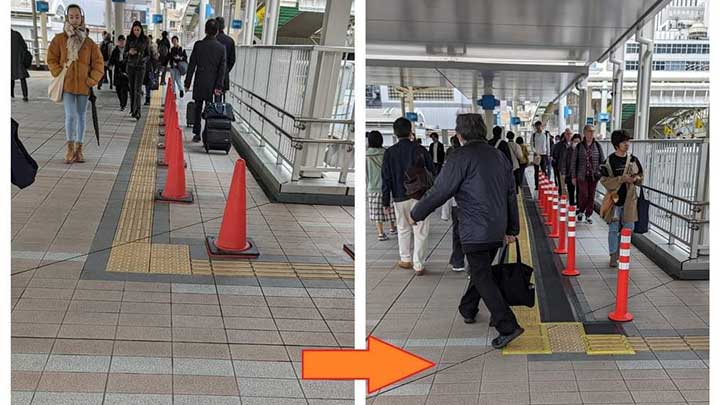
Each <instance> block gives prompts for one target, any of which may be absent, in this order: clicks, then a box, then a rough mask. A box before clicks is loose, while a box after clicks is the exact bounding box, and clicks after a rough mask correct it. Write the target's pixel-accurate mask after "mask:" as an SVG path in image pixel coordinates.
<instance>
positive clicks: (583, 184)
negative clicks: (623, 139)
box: [570, 125, 605, 224]
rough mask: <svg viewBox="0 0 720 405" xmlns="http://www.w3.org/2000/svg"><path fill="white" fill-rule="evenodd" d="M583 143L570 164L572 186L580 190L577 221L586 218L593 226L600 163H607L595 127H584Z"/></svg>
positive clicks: (577, 148)
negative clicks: (596, 138) (591, 217)
mask: <svg viewBox="0 0 720 405" xmlns="http://www.w3.org/2000/svg"><path fill="white" fill-rule="evenodd" d="M583 137H584V139H583V141H582V142H580V143H579V144H578V145H577V146H576V147H575V150H574V152H573V157H572V161H571V162H570V175H571V177H572V184H573V185H574V186H575V187H577V188H578V209H577V212H578V214H577V221H578V222H580V221H582V220H583V217H584V218H585V222H586V223H588V224H592V222H593V221H592V219H590V216H591V215H592V213H593V210H594V209H595V189H596V188H597V183H598V181H599V180H600V163H601V162H603V161H605V154H604V153H603V151H602V147H601V146H600V144H599V143H598V142H597V141H596V140H595V127H594V126H592V125H585V127H583Z"/></svg>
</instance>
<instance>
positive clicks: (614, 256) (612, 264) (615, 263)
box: [608, 252, 618, 267]
mask: <svg viewBox="0 0 720 405" xmlns="http://www.w3.org/2000/svg"><path fill="white" fill-rule="evenodd" d="M608 266H610V267H617V266H618V253H617V252H615V253H613V254H611V255H610V263H608Z"/></svg>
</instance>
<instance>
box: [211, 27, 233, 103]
mask: <svg viewBox="0 0 720 405" xmlns="http://www.w3.org/2000/svg"><path fill="white" fill-rule="evenodd" d="M215 20H216V21H217V23H218V30H219V31H220V32H219V33H218V35H217V40H218V41H220V43H221V44H223V46H225V56H226V59H225V63H226V66H225V85H224V87H223V90H225V91H228V90H230V71H231V70H232V68H233V66H235V41H233V39H232V38H230V37H229V36H227V35H225V31H224V30H225V19H224V18H222V17H215Z"/></svg>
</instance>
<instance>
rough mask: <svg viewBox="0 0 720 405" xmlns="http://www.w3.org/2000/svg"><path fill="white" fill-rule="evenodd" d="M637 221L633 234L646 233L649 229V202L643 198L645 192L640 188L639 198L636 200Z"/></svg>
mask: <svg viewBox="0 0 720 405" xmlns="http://www.w3.org/2000/svg"><path fill="white" fill-rule="evenodd" d="M637 213H638V220H637V221H635V228H634V229H633V232H635V233H647V231H648V228H650V201H648V200H647V199H646V198H645V191H643V189H642V188H640V196H639V197H638V199H637Z"/></svg>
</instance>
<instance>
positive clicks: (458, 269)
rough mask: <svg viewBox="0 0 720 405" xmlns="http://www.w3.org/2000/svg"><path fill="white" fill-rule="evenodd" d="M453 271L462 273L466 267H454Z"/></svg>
mask: <svg viewBox="0 0 720 405" xmlns="http://www.w3.org/2000/svg"><path fill="white" fill-rule="evenodd" d="M452 271H454V272H456V273H460V272H461V271H465V267H453V268H452Z"/></svg>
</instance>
